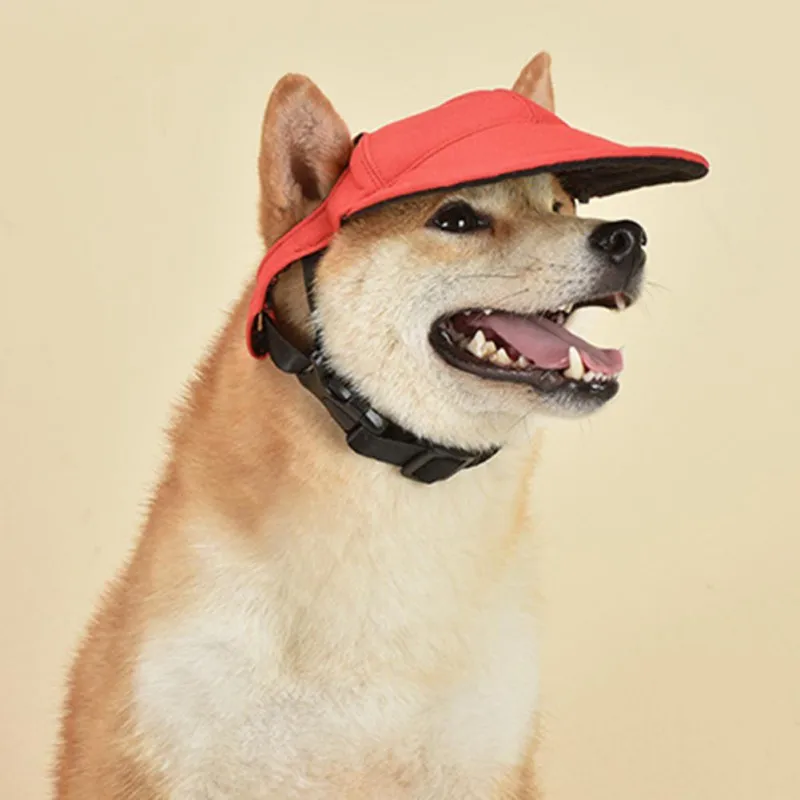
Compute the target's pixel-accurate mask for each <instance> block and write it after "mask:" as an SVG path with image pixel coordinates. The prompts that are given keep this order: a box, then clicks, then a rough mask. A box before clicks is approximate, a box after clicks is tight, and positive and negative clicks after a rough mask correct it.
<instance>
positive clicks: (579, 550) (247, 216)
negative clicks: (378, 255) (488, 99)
mask: <svg viewBox="0 0 800 800" xmlns="http://www.w3.org/2000/svg"><path fill="white" fill-rule="evenodd" d="M732 7H733V6H732V5H730V4H722V3H718V0H699V1H698V0H671V1H670V2H669V3H666V2H664V3H662V2H642V0H603V2H600V0H595V2H591V3H589V2H585V0H578V2H577V3H574V2H573V3H569V4H566V5H565V4H561V3H558V4H557V3H553V2H547V3H545V2H535V1H534V0H524V1H523V0H517V1H516V2H515V1H514V0H491V2H486V0H448V2H442V1H441V0H426V1H423V0H419V1H418V0H413V1H412V0H406V1H405V2H402V3H399V2H398V3H385V2H377V0H339V2H335V3H334V2H325V3H323V2H313V1H312V0H293V2H285V3H284V2H281V3H276V2H271V0H245V1H244V2H242V1H229V2H225V3H212V2H209V1H208V0H204V1H203V2H197V0H195V2H191V3H190V2H188V0H186V1H185V2H180V0H141V1H140V2H138V3H124V2H119V1H117V2H113V1H110V0H72V2H70V3H67V2H61V3H57V2H52V3H45V2H43V1H42V0H24V1H23V0H2V1H1V2H0V115H2V116H1V117H0V270H1V271H0V276H1V277H0V281H1V283H0V392H1V397H2V414H1V415H0V453H2V455H1V456H0V459H1V460H0V481H1V482H2V485H1V486H0V519H1V520H2V538H0V621H1V622H2V628H1V629H0V633H1V634H2V639H0V642H2V644H1V645H0V647H2V658H0V797H2V798H3V800H6V798H8V799H9V800H10V799H12V798H13V800H27V799H28V798H44V797H46V796H47V780H46V776H47V770H48V767H49V764H50V761H51V755H52V752H53V740H54V732H55V723H56V718H57V711H58V706H59V703H60V698H61V694H62V678H63V675H64V671H65V669H66V665H67V662H68V659H69V657H70V652H71V648H72V647H73V646H74V645H75V642H76V638H77V637H78V635H79V631H80V630H81V628H82V626H83V624H84V623H85V621H86V618H87V616H88V614H89V612H90V609H91V607H92V604H93V602H94V601H95V599H96V598H97V596H98V593H99V591H100V589H101V587H102V585H103V582H104V581H105V580H106V579H107V578H108V577H109V576H110V575H111V574H112V572H113V571H114V570H115V569H116V568H117V566H118V565H119V564H120V562H121V560H122V558H123V556H124V554H125V552H126V550H127V548H128V547H129V546H130V544H131V541H132V539H133V537H134V535H135V533H136V528H137V525H138V523H139V521H140V520H141V516H142V511H143V506H144V501H145V498H146V496H147V493H148V491H149V489H150V487H151V485H152V480H153V478H154V476H155V472H156V469H157V467H158V465H159V463H160V459H161V456H162V452H163V450H162V448H163V438H162V429H163V425H164V424H165V422H166V421H167V418H168V413H169V408H170V404H171V402H172V400H173V398H175V396H176V395H177V393H178V391H179V390H180V388H181V385H182V383H183V381H184V379H185V378H186V377H187V375H188V373H189V371H190V369H191V367H192V365H193V363H194V362H195V361H196V359H197V358H198V356H199V355H200V353H201V351H202V349H203V346H204V344H205V342H206V340H207V339H208V337H209V336H210V335H211V334H212V332H213V331H214V329H215V327H216V326H217V325H218V324H219V322H220V320H221V318H222V312H223V309H224V308H225V307H226V306H227V305H228V304H229V302H230V301H231V300H232V299H233V298H234V296H235V295H236V294H237V292H238V290H239V288H240V286H241V285H242V283H243V281H244V279H245V277H246V276H247V275H248V274H249V271H250V270H251V269H252V268H253V267H254V265H255V263H256V262H257V260H258V257H259V245H258V240H257V238H256V235H255V200H256V180H255V156H256V148H257V140H258V127H259V123H260V117H261V113H262V110H263V105H264V102H265V99H266V96H267V93H268V92H269V90H270V89H271V87H272V85H273V83H274V82H275V81H276V80H277V78H278V77H279V76H280V75H281V74H282V73H283V72H285V71H289V70H292V71H305V72H307V73H309V74H310V75H311V76H312V77H313V78H314V79H316V80H317V81H318V82H319V83H320V85H321V86H322V87H323V89H324V90H325V91H326V92H327V93H328V94H329V95H330V96H331V98H332V99H333V101H334V103H335V104H336V105H337V106H338V107H339V109H340V110H341V112H342V113H343V115H344V117H345V118H346V119H347V120H348V121H349V122H350V124H351V126H352V129H353V131H354V132H355V131H358V130H361V129H363V128H371V127H375V126H377V125H379V124H382V123H384V122H386V121H389V120H391V119H393V118H396V117H399V116H403V115H405V114H408V113H412V112H414V111H417V110H421V109H422V108H425V107H427V106H429V105H432V104H434V103H438V102H440V101H441V100H444V99H446V98H447V97H449V96H451V95H453V94H456V93H460V92H462V91H466V90H469V89H473V88H477V87H483V86H496V85H507V84H510V82H511V81H512V80H513V78H514V77H515V76H516V73H517V71H518V69H519V68H520V67H521V66H522V64H523V62H524V61H526V60H527V59H528V58H529V57H530V56H531V55H532V54H533V53H534V52H535V51H536V50H538V49H540V48H547V49H549V50H550V51H551V52H552V54H553V57H554V71H555V78H556V81H557V96H558V103H559V111H560V113H561V114H562V116H564V117H565V118H566V119H567V120H568V121H570V122H571V123H573V124H575V125H578V126H581V127H586V128H588V129H590V130H593V131H595V132H598V133H601V134H603V135H607V136H610V137H617V138H620V139H622V140H624V141H628V142H631V143H648V142H652V143H657V144H674V145H684V146H688V147H690V148H696V149H698V150H700V151H701V152H703V153H705V154H706V155H708V157H709V158H710V159H711V160H712V162H713V172H712V176H711V177H710V178H708V179H707V180H706V181H704V182H702V183H700V184H696V185H694V186H691V187H673V188H669V187H668V188H660V189H653V190H646V191H642V192H641V193H637V194H631V195H627V196H622V197H617V198H614V199H613V200H608V201H603V202H600V203H595V204H593V207H592V213H593V214H595V215H603V216H609V217H615V216H617V215H625V216H634V217H635V218H637V219H639V220H640V221H642V222H643V223H644V225H645V226H646V227H647V229H648V231H649V234H650V239H651V247H650V251H651V261H650V263H651V273H650V277H651V278H652V280H653V281H655V282H657V283H658V284H659V287H653V288H652V289H651V291H650V292H649V294H648V297H647V300H646V302H645V303H644V304H643V305H642V307H641V308H639V309H636V310H634V311H632V312H631V314H630V315H629V317H628V320H627V326H626V328H627V332H626V339H627V342H628V344H627V357H628V363H629V365H630V367H629V370H628V374H627V375H626V378H625V382H624V391H623V392H622V394H621V396H620V399H619V401H618V402H617V403H616V404H615V405H613V407H611V408H610V409H608V410H607V412H605V413H604V414H602V415H601V416H599V417H597V418H595V419H593V420H592V421H591V422H590V423H589V422H586V423H582V424H576V425H573V426H569V427H562V428H560V429H558V430H556V431H555V432H553V434H552V435H551V436H550V438H549V440H548V445H547V452H546V458H545V459H544V466H543V468H542V471H541V473H540V475H539V491H538V495H539V517H540V532H541V538H542V542H543V552H542V564H541V573H542V579H543V583H544V590H545V596H546V598H547V605H546V611H545V617H544V620H543V622H544V632H545V638H544V667H545V681H544V692H545V704H546V721H547V726H548V730H549V733H548V738H547V742H546V745H545V749H544V751H543V753H542V757H541V764H542V773H543V777H544V781H545V785H546V787H547V789H548V794H549V797H551V798H553V799H554V800H566V799H567V798H569V799H570V800H577V799H578V798H580V800H605V799H606V798H608V799H609V800H611V799H612V798H613V799H614V800H628V799H630V800H634V799H635V800H643V799H644V798H647V800H676V798H680V799H681V800H740V799H741V800H745V798H746V799H747V800H752V799H753V798H758V800H796V799H797V798H798V797H800V688H799V686H798V682H799V681H800V580H799V578H800V518H799V516H798V500H799V499H800V470H799V469H798V466H797V452H798V449H800V414H798V404H799V403H800V367H799V366H798V363H797V362H798V360H800V359H798V356H800V348H799V347H798V334H797V322H796V319H797V310H796V309H797V303H798V302H800V267H799V266H798V263H797V258H796V252H797V249H798V235H800V232H799V230H798V228H799V226H798V223H797V216H796V215H797V212H796V210H795V207H794V203H793V201H794V200H795V192H796V190H797V186H798V177H799V176H798V169H797V166H796V162H797V137H798V130H797V128H796V127H795V122H796V121H797V116H798V115H797V104H796V97H797V80H796V79H797V59H796V50H797V44H796V32H795V26H793V25H792V24H791V22H790V20H789V19H788V18H787V13H788V11H789V7H790V3H789V2H788V0H786V2H785V6H782V5H781V3H780V0H762V2H760V3H758V4H755V5H754V6H753V7H752V8H748V10H747V11H741V12H738V13H737V12H733V11H732V10H731V8H732ZM742 8H744V6H742Z"/></svg>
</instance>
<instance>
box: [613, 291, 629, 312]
mask: <svg viewBox="0 0 800 800" xmlns="http://www.w3.org/2000/svg"><path fill="white" fill-rule="evenodd" d="M614 302H615V303H616V304H617V310H618V311H624V310H625V309H626V308H627V307H628V306H627V303H626V302H625V297H624V296H623V294H622V292H617V293H616V294H615V295H614Z"/></svg>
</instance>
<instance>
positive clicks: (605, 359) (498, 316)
mask: <svg viewBox="0 0 800 800" xmlns="http://www.w3.org/2000/svg"><path fill="white" fill-rule="evenodd" d="M480 327H481V328H483V329H484V330H491V331H494V332H495V333H496V334H497V335H498V336H499V337H500V338H501V339H503V340H504V341H505V342H507V343H508V344H510V345H511V346H512V347H513V348H514V349H515V350H518V351H519V352H520V353H522V355H524V356H525V358H527V359H528V361H531V362H532V363H534V364H535V365H536V366H537V367H541V368H542V369H566V367H568V366H569V348H570V346H572V347H575V348H576V349H577V350H578V352H579V353H580V354H581V358H582V359H583V363H584V365H585V366H586V368H587V369H588V370H589V371H591V372H599V373H602V374H603V375H616V374H617V373H619V372H622V366H623V361H622V353H621V352H620V351H619V350H606V349H603V348H600V347H594V345H591V344H589V342H587V341H584V340H583V339H581V338H580V337H578V336H575V334H573V333H570V332H569V331H568V330H567V329H566V328H564V327H563V326H562V325H558V324H557V323H555V322H551V321H550V320H549V319H546V318H544V317H536V318H535V319H531V318H523V317H513V316H508V315H506V314H502V313H494V314H491V315H489V316H488V317H481V320H480Z"/></svg>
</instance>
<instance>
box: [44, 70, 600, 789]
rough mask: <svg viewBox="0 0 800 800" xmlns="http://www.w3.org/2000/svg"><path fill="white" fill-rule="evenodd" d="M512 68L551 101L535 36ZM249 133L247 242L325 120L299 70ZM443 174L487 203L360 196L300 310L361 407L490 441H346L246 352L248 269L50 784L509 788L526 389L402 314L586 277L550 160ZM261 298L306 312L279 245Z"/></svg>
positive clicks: (530, 606)
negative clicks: (450, 468)
mask: <svg viewBox="0 0 800 800" xmlns="http://www.w3.org/2000/svg"><path fill="white" fill-rule="evenodd" d="M516 87H517V88H518V90H520V91H523V92H524V93H526V94H528V95H529V96H531V97H533V98H543V102H545V103H549V104H550V105H552V84H551V81H550V73H549V59H547V58H546V57H544V56H540V57H539V58H538V59H534V61H533V62H531V64H530V65H529V66H528V67H527V68H526V69H525V70H523V73H522V74H521V75H520V78H519V79H518V81H517V84H516ZM263 136H264V142H263V145H262V152H261V157H260V160H259V169H260V176H261V183H262V198H261V211H260V224H261V229H262V233H263V236H264V239H265V242H266V244H267V245H269V244H270V243H272V242H273V241H275V239H276V238H277V237H279V236H280V235H281V234H282V233H284V232H285V231H286V230H288V229H289V228H290V227H291V226H292V225H293V224H295V223H296V222H297V221H298V220H299V219H301V218H302V217H303V216H304V215H305V214H307V213H309V211H310V210H311V209H312V208H313V207H314V206H315V205H316V204H317V203H318V202H319V201H320V199H321V198H322V197H324V196H325V194H326V193H327V192H328V191H329V190H330V188H331V186H332V185H333V182H334V181H335V179H336V176H337V175H338V174H339V172H340V171H341V169H342V168H343V166H344V164H345V163H346V161H347V157H348V156H349V152H350V137H349V134H348V132H347V129H346V127H345V126H344V123H343V122H342V121H341V119H340V118H339V117H338V116H337V115H336V113H335V112H334V110H333V108H332V107H331V105H330V103H329V102H328V101H327V99H325V98H324V96H323V95H322V93H321V92H320V91H319V89H317V88H316V87H315V86H314V85H313V84H311V82H310V81H308V80H307V79H305V78H302V77H299V76H289V77H287V78H285V79H284V80H283V81H282V82H281V83H280V84H279V85H278V86H277V87H276V89H275V92H274V93H273V95H272V97H271V99H270V102H269V104H268V107H267V110H266V113H265V119H264V130H263ZM457 194H458V196H463V197H465V198H468V199H470V200H471V201H472V202H474V203H475V204H476V205H478V206H480V207H481V208H483V209H486V210H488V211H490V212H491V213H492V214H493V215H494V216H495V218H496V220H497V230H496V234H495V235H494V236H492V237H491V238H482V239H480V240H477V239H475V240H471V241H465V240H463V239H462V240H461V241H455V239H454V238H453V237H450V238H447V237H439V238H437V237H436V236H433V235H432V234H431V232H430V230H429V229H426V228H425V226H424V222H425V220H426V219H427V218H428V217H429V215H430V214H431V213H432V212H433V211H434V210H435V208H436V207H437V206H438V205H439V204H440V203H441V202H442V200H443V199H444V196H439V195H431V196H428V197H424V198H417V199H414V200H410V201H407V202H402V203H398V204H395V205H392V206H388V207H386V208H384V209H381V210H380V211H376V212H373V213H371V214H367V215H365V216H364V217H363V218H360V219H358V220H356V221H353V222H352V223H351V224H349V225H347V226H345V228H344V229H343V230H342V232H341V234H340V235H338V236H337V238H336V240H335V241H334V243H333V244H332V246H331V248H330V250H329V252H328V253H327V254H326V256H325V258H324V259H323V261H322V262H321V264H320V268H319V275H318V293H319V297H318V302H319V308H318V320H317V321H318V323H319V324H320V325H321V326H322V329H323V331H324V332H325V337H326V346H327V348H328V350H329V352H330V356H331V359H332V362H333V364H334V365H335V366H336V367H337V368H338V369H340V370H341V371H342V372H343V373H345V374H346V375H347V377H349V378H350V379H351V380H353V381H354V382H355V383H356V385H357V386H358V388H359V389H361V390H363V391H364V392H365V393H366V394H367V396H369V397H370V398H371V399H373V400H374V402H375V405H376V406H377V407H379V408H385V409H387V410H388V411H390V412H391V415H392V416H394V417H395V418H396V419H397V420H398V421H399V422H401V423H402V424H404V425H406V426H407V427H409V428H411V429H412V430H415V431H416V432H418V433H419V434H420V435H427V436H430V437H431V438H436V439H438V440H440V441H443V442H446V443H449V444H454V445H458V446H464V447H472V446H484V445H486V444H497V443H502V444H504V445H505V446H504V447H503V449H502V451H501V452H500V454H499V455H498V456H496V457H495V458H494V459H492V460H491V461H490V462H489V463H488V464H487V465H485V466H484V467H482V468H480V469H479V470H474V471H469V470H468V471H466V472H464V473H461V474H459V475H457V476H455V477H454V478H452V479H451V480H449V481H446V482H444V483H442V484H438V485H437V486H435V487H425V486H420V485H418V484H415V483H412V482H410V481H408V480H406V479H404V478H402V477H400V476H399V475H398V474H397V473H396V471H394V470H392V469H391V468H388V467H386V466H385V465H381V464H379V463H377V462H375V461H372V460H369V459H366V458H363V457H360V456H356V455H354V454H352V453H351V452H350V451H348V450H347V448H346V446H345V444H344V442H343V440H342V436H341V432H340V431H339V429H338V428H337V427H336V426H335V425H334V424H333V423H332V422H331V420H330V419H329V417H328V416H327V414H326V413H325V412H324V410H323V409H322V408H321V406H320V405H319V404H318V403H317V401H315V400H314V399H313V398H312V397H311V396H310V395H309V394H307V393H306V392H305V391H304V390H303V389H302V388H301V387H299V385H298V384H297V382H296V381H295V380H294V379H292V378H290V377H287V376H285V375H283V374H282V373H280V372H278V371H277V370H276V369H275V368H274V366H273V365H272V364H271V363H269V362H257V361H255V360H253V359H252V358H250V357H249V355H248V354H247V352H246V350H245V342H244V331H245V320H246V313H247V302H248V299H249V295H250V290H251V288H252V287H251V286H248V287H247V288H246V291H245V292H244V293H243V295H242V298H241V300H240V301H239V302H238V304H237V306H236V307H235V309H234V310H233V312H232V314H231V316H230V321H229V323H228V325H227V326H226V328H225V330H224V331H223V332H222V333H221V335H220V337H219V339H218V341H217V343H216V344H215V346H214V348H213V349H212V351H211V353H210V354H209V356H208V358H207V359H206V361H205V363H204V364H203V365H202V367H201V368H200V369H199V371H198V374H197V377H196V379H195V380H194V382H193V383H192V385H191V387H190V389H189V392H188V395H187V399H186V402H185V403H184V406H183V408H182V410H181V413H180V414H179V416H178V418H177V420H176V422H175V424H174V426H173V430H172V434H171V443H172V451H171V459H170V462H169V466H168V467H167V469H166V473H165V476H164V478H163V480H162V482H161V484H160V487H159V489H158V491H157V492H156V495H155V498H154V500H153V502H152V508H151V511H150V514H149V517H148V521H147V524H146V526H145V529H144V532H143V535H142V537H141V539H140V540H139V542H138V545H137V548H136V550H135V554H134V555H133V557H132V559H131V561H130V563H129V564H128V566H127V567H126V569H125V570H124V571H123V572H122V574H121V575H120V577H119V578H118V580H117V581H116V582H115V583H114V585H113V587H112V588H111V590H110V591H109V592H108V594H107V595H106V597H105V599H104V602H103V604H102V606H101V608H100V610H99V612H98V614H97V615H96V617H95V618H94V621H93V623H92V624H91V626H90V628H89V631H88V634H87V636H86V638H85V641H84V642H83V644H82V646H81V649H80V653H79V656H78V658H77V660H76V663H75V666H74V669H73V671H72V675H71V683H70V691H69V697H68V700H67V705H66V711H65V716H64V723H63V731H62V738H61V749H60V758H59V763H58V769H57V789H56V794H57V797H58V798H60V800H98V799H99V798H103V800H123V799H124V800H166V798H170V800H178V799H181V800H183V799H186V800H189V799H190V798H191V800H198V799H199V798H237V800H248V799H249V798H266V797H269V798H349V799H350V800H356V799H357V798H381V799H382V800H392V798H398V799H399V798H431V800H433V798H498V800H500V799H501V798H506V800H512V799H513V800H532V799H533V798H535V797H536V791H535V782H534V770H533V765H532V759H533V750H534V742H535V739H536V722H535V720H536V707H537V699H536V692H537V690H536V659H535V655H536V643H535V642H536V639H535V619H534V610H535V609H534V606H535V599H536V594H535V578H534V569H533V560H534V555H535V552H534V551H535V543H534V539H533V535H532V531H531V525H530V511H529V507H530V503H529V501H530V487H531V474H532V471H533V468H534V463H535V458H536V445H535V439H536V436H535V435H534V432H535V431H536V430H537V429H538V425H537V423H536V420H537V419H538V417H537V415H540V414H543V413H546V412H548V409H547V407H546V404H544V403H543V401H540V400H538V399H537V398H536V396H535V394H534V393H532V392H530V391H528V390H526V389H524V388H522V387H519V386H515V385H510V384H503V385H500V384H487V383H486V382H485V381H482V380H480V379H478V378H475V377H473V376H469V375H466V374H463V373H460V372H456V371H454V370H452V369H450V368H448V367H446V366H445V365H444V364H442V363H441V362H440V361H439V360H438V359H436V358H435V357H434V356H433V354H432V353H431V351H430V348H429V347H427V346H426V344H425V342H424V341H423V339H424V336H425V335H426V331H427V329H428V328H429V326H430V324H431V320H432V315H433V314H435V313H441V311H442V310H443V309H447V308H451V309H452V310H456V309H458V308H460V307H465V306H470V305H473V304H486V305H493V304H496V305H497V304H502V305H503V307H507V308H510V309H519V310H530V309H531V308H532V307H533V306H534V305H537V304H538V306H548V307H550V306H553V305H555V304H557V302H559V299H560V295H561V294H563V293H564V292H565V291H567V290H569V291H574V290H575V288H576V287H580V286H582V285H584V284H585V283H586V281H588V280H589V277H590V274H591V269H592V265H591V263H589V261H588V260H587V256H586V255H585V253H584V250H585V247H584V246H583V245H582V244H581V242H582V241H583V239H584V238H585V236H586V233H587V231H588V230H589V229H590V227H591V223H590V222H587V221H584V220H578V219H576V218H575V217H573V216H571V213H572V211H573V210H574V208H573V205H572V202H571V200H570V198H569V197H568V196H567V195H566V194H565V193H564V192H563V190H562V189H561V187H560V186H559V185H558V183H557V181H555V179H553V178H552V177H550V176H539V177H535V178H526V179H516V180H513V181H505V182H502V183H497V184H493V185H490V186H484V187H477V188H472V189H468V190H464V191H463V192H459V193H457ZM448 197H449V195H448ZM556 202H559V203H561V204H563V208H562V209H561V214H560V215H559V214H555V213H553V208H554V203H556ZM455 238H458V237H455ZM475 276H480V277H475ZM565 287H566V288H565ZM278 306H279V318H280V319H282V320H284V322H285V324H286V325H287V327H288V329H289V330H290V332H291V333H292V335H293V336H294V337H295V338H299V339H301V340H302V339H306V340H307V338H308V335H309V331H310V325H311V323H310V320H309V315H308V308H307V305H306V303H305V299H304V296H303V293H302V287H301V283H300V280H299V275H298V271H297V269H296V268H293V269H292V270H290V271H288V272H287V273H286V274H285V275H284V276H282V277H281V279H280V281H279V287H278Z"/></svg>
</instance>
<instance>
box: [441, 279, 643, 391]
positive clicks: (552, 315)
mask: <svg viewBox="0 0 800 800" xmlns="http://www.w3.org/2000/svg"><path fill="white" fill-rule="evenodd" d="M631 303H632V299H631V297H630V296H629V295H627V294H626V293H624V292H615V293H614V294H611V295H607V296H604V297H599V298H594V299H592V300H586V301H582V302H578V303H573V304H569V305H566V306H562V307H561V308H557V309H555V310H553V311H543V312H540V313H538V314H533V315H523V314H515V313H511V312H508V311H502V310H500V309H491V308H488V309H469V310H465V311H459V312H458V313H456V314H452V315H450V316H447V317H443V318H441V319H440V320H438V321H437V322H436V323H435V324H434V326H433V328H432V329H431V334H430V341H431V345H432V346H433V348H434V350H436V352H437V353H438V354H439V355H440V356H441V357H442V358H443V359H444V360H445V361H446V362H447V363H448V364H450V365H451V366H452V367H455V368H456V369H460V370H463V371H464V372H470V373H472V374H474V375H477V376H479V377H481V378H485V379H487V380H495V381H510V382H514V383H525V384H528V385H529V386H532V387H533V388H535V389H537V390H538V391H540V392H544V393H553V392H559V391H563V390H569V391H571V392H573V393H580V394H585V395H590V396H592V397H595V398H597V399H599V400H609V399H611V398H612V397H613V396H614V395H615V394H616V393H617V390H618V388H619V383H618V377H619V374H620V373H621V372H622V368H623V359H622V353H621V352H620V351H619V350H615V349H608V348H600V347H595V346H594V345H593V344H590V343H589V342H587V341H585V340H584V339H581V338H580V337H579V336H576V335H575V334H574V333H572V332H571V331H570V330H569V319H570V315H571V314H573V312H575V311H576V310H577V309H579V308H586V307H588V306H600V307H603V308H609V309H612V310H614V311H622V310H624V309H625V308H627V307H628V306H629V305H630V304H631Z"/></svg>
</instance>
